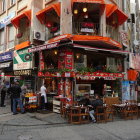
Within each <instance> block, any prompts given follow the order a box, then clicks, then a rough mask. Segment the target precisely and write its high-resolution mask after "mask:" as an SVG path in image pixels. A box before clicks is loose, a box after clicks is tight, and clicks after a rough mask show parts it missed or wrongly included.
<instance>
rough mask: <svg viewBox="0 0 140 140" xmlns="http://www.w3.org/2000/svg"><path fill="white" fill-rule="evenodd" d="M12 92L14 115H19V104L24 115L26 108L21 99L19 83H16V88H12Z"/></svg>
mask: <svg viewBox="0 0 140 140" xmlns="http://www.w3.org/2000/svg"><path fill="white" fill-rule="evenodd" d="M11 92H12V95H13V115H16V114H17V108H16V104H19V106H20V110H21V113H22V114H23V113H24V108H23V104H22V101H21V99H20V94H21V87H20V86H19V82H18V81H17V82H15V84H14V86H12V87H11Z"/></svg>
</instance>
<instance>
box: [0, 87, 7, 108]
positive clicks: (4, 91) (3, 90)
mask: <svg viewBox="0 0 140 140" xmlns="http://www.w3.org/2000/svg"><path fill="white" fill-rule="evenodd" d="M6 90H7V88H6V86H5V85H3V87H2V89H1V107H5V105H4V101H5V96H6Z"/></svg>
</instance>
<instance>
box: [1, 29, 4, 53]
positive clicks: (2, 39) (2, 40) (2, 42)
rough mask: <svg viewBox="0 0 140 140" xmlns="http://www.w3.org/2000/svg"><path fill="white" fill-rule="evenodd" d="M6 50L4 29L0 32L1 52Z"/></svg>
mask: <svg viewBox="0 0 140 140" xmlns="http://www.w3.org/2000/svg"><path fill="white" fill-rule="evenodd" d="M3 50H4V29H2V30H0V51H3Z"/></svg>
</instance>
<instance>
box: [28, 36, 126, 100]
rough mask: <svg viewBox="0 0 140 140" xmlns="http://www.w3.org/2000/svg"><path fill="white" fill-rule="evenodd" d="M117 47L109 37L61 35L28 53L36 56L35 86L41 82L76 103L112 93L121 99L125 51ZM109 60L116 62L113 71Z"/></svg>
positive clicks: (29, 50)
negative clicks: (85, 97)
mask: <svg viewBox="0 0 140 140" xmlns="http://www.w3.org/2000/svg"><path fill="white" fill-rule="evenodd" d="M95 44H96V46H97V47H93V46H95ZM101 46H102V47H101ZM118 46H120V47H118ZM120 48H121V45H120V44H119V43H118V42H116V41H114V40H112V39H110V38H108V37H97V36H96V37H94V36H92V37H91V36H90V37H89V36H86V35H71V34H64V35H60V36H57V37H55V38H53V39H51V40H49V41H48V42H47V44H45V45H40V46H37V47H32V48H29V49H28V52H29V53H39V71H38V77H39V80H38V83H37V84H38V85H39V84H40V83H42V82H44V83H45V84H46V86H47V87H48V89H49V92H50V93H53V94H55V95H64V96H66V97H69V98H73V99H74V100H77V101H78V100H80V99H81V98H84V96H85V94H95V93H96V94H99V95H101V96H104V94H106V96H111V94H112V92H115V93H117V96H118V95H119V96H121V81H122V80H123V79H124V71H123V70H124V66H123V60H124V56H125V54H127V53H128V52H126V51H122V50H121V49H120ZM110 59H111V60H113V61H115V62H117V63H115V64H113V65H112V67H113V66H114V68H115V69H116V71H115V70H113V69H109V66H111V64H110ZM38 87H40V86H38ZM104 91H106V92H105V93H104Z"/></svg>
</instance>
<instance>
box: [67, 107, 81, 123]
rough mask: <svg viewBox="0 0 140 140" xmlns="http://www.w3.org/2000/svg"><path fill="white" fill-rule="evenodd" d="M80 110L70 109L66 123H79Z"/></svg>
mask: <svg viewBox="0 0 140 140" xmlns="http://www.w3.org/2000/svg"><path fill="white" fill-rule="evenodd" d="M80 112H81V108H80V107H70V112H69V114H68V122H69V123H73V124H80V123H81V115H80Z"/></svg>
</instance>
